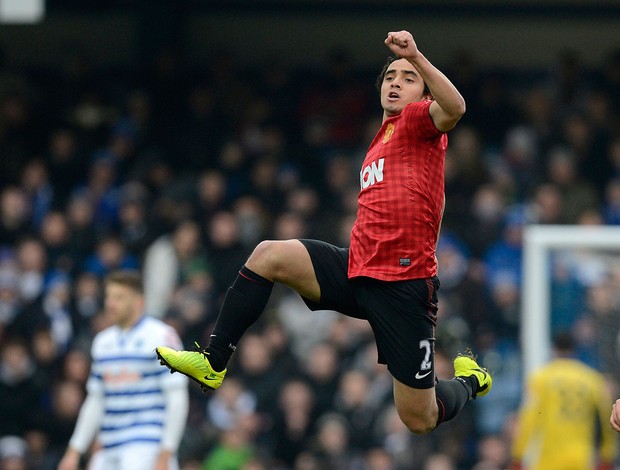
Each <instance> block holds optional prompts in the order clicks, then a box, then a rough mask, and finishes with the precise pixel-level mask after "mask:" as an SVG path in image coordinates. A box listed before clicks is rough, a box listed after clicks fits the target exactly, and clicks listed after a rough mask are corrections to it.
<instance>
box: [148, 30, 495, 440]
mask: <svg viewBox="0 0 620 470" xmlns="http://www.w3.org/2000/svg"><path fill="white" fill-rule="evenodd" d="M385 44H386V46H387V47H388V48H389V49H390V50H391V52H393V53H394V54H395V55H396V56H397V57H396V58H394V59H390V60H389V61H388V63H387V64H386V66H385V68H384V69H383V71H382V72H381V75H380V76H379V81H378V84H379V85H380V97H381V106H382V108H383V122H382V125H381V128H380V129H379V131H378V132H377V135H376V137H375V138H374V140H373V142H372V143H371V145H370V147H369V149H368V153H367V155H366V158H365V160H364V162H363V164H362V168H361V171H360V186H361V188H360V193H359V199H358V213H357V220H356V222H355V225H354V227H353V230H352V233H351V243H350V248H339V247H336V246H333V245H330V244H328V243H324V242H321V241H317V240H284V241H273V240H269V241H263V242H261V243H260V244H259V245H258V246H257V247H256V248H255V249H254V251H253V252H252V254H251V255H250V257H249V258H248V260H247V261H246V263H245V265H244V266H242V267H241V270H240V271H239V276H238V277H237V279H236V280H235V282H234V283H233V285H232V286H231V287H230V288H229V289H228V292H227V294H226V298H225V300H224V303H223V305H222V308H221V310H220V313H219V316H218V320H217V323H216V325H215V328H214V331H213V335H212V337H211V339H210V341H209V344H208V345H207V347H206V349H204V350H202V349H200V348H197V350H196V351H177V350H174V349H172V348H169V347H165V346H162V347H158V348H157V354H158V356H159V358H160V361H161V362H162V364H164V365H165V366H167V367H168V368H170V369H172V370H176V371H179V372H181V373H183V374H185V375H187V376H188V377H190V378H192V379H193V380H195V381H196V382H198V383H199V384H200V385H201V386H202V388H203V389H216V388H218V387H219V386H220V385H221V383H222V380H223V379H224V376H225V374H226V364H227V363H228V360H229V359H230V357H231V355H232V353H233V352H234V350H235V349H236V346H237V343H238V342H239V339H240V338H241V336H242V335H243V333H244V332H245V331H246V329H247V328H249V327H250V326H251V325H252V324H253V323H254V322H255V321H256V320H257V319H258V317H259V316H260V315H261V313H262V311H263V309H264V308H265V305H266V304H267V301H268V299H269V296H270V294H271V289H272V287H273V284H274V283H275V282H278V283H281V284H284V285H286V286H288V287H291V288H292V289H294V290H295V291H297V292H298V293H299V294H300V295H301V297H302V298H303V299H304V301H305V302H306V304H307V305H308V307H310V309H313V310H317V309H321V310H326V309H327V310H336V311H338V312H341V313H343V314H345V315H350V316H353V317H356V318H363V319H366V320H367V321H368V322H369V323H370V325H371V327H372V329H373V332H374V335H375V341H376V344H377V349H378V353H379V362H381V363H384V364H387V367H388V370H389V371H390V373H391V374H392V376H393V385H394V400H395V404H396V409H397V410H398V414H399V416H400V418H401V420H402V421H403V423H404V424H405V425H406V426H407V427H408V428H409V430H410V431H412V432H414V433H420V434H421V433H426V432H429V431H432V430H433V429H434V428H435V427H437V426H438V425H439V424H441V423H443V422H445V421H448V420H450V419H452V418H454V417H455V416H456V415H457V414H458V413H459V411H460V410H461V409H462V408H463V406H465V404H466V403H467V402H468V401H469V400H470V399H472V398H476V397H477V396H482V395H484V394H486V393H488V392H489V391H490V389H491V386H492V379H491V376H490V374H489V373H488V372H487V371H486V370H485V369H483V368H481V367H480V366H479V365H478V364H477V363H476V361H475V358H474V357H473V355H472V354H471V353H468V354H465V355H459V356H458V357H457V358H456V359H455V360H454V369H455V377H454V379H452V380H437V379H436V377H435V371H434V343H435V337H434V333H435V323H436V319H437V289H438V288H439V280H438V278H437V259H436V257H435V247H436V244H437V238H438V234H439V228H440V225H441V217H442V213H443V206H444V176H443V173H444V158H445V153H446V148H447V143H448V138H447V136H446V132H448V131H450V130H451V129H452V128H453V127H454V126H455V125H456V123H457V122H458V120H459V119H460V118H461V116H462V115H463V113H464V112H465V101H464V99H463V97H462V96H461V94H460V93H459V92H458V90H457V89H456V88H455V86H454V85H453V84H452V83H451V82H450V80H449V79H448V78H447V77H446V76H445V75H444V74H443V73H442V72H441V71H439V70H438V69H437V68H436V67H435V66H433V65H432V64H431V63H430V62H429V61H428V59H427V58H426V57H425V56H424V55H423V54H422V53H421V52H420V51H419V50H418V48H417V45H416V42H415V40H414V39H413V36H412V35H411V34H410V33H409V32H407V31H398V32H390V33H388V35H387V38H386V39H385Z"/></svg>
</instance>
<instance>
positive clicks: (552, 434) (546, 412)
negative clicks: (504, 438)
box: [512, 358, 616, 470]
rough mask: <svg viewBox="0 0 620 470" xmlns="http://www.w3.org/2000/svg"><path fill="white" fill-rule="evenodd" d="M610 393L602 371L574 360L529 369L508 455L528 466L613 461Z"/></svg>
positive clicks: (583, 469)
mask: <svg viewBox="0 0 620 470" xmlns="http://www.w3.org/2000/svg"><path fill="white" fill-rule="evenodd" d="M611 404H612V400H611V395H610V392H609V390H608V388H607V384H606V382H605V378H604V376H603V375H602V374H601V373H599V372H598V371H596V370H594V369H592V368H591V367H588V366H587V365H585V364H583V363H582V362H580V361H577V360H575V359H566V358H561V359H555V360H553V361H551V362H550V363H549V364H547V365H545V366H544V367H542V368H540V369H539V370H537V371H535V372H534V373H532V375H531V376H530V377H529V378H528V381H527V389H526V397H525V401H524V403H523V404H522V405H521V408H520V410H519V417H518V424H517V428H516V432H515V436H514V440H513V444H512V457H513V459H514V460H517V461H521V462H522V463H523V466H524V468H526V469H528V470H592V469H594V468H596V462H597V461H598V460H599V459H600V460H602V461H604V462H611V461H612V460H613V458H614V456H615V452H616V435H615V433H614V431H613V430H612V429H611V427H610V426H609V414H610V412H611Z"/></svg>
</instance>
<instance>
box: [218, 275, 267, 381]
mask: <svg viewBox="0 0 620 470" xmlns="http://www.w3.org/2000/svg"><path fill="white" fill-rule="evenodd" d="M272 288H273V282H272V281H270V280H268V279H265V278H264V277H262V276H260V275H258V274H256V273H255V272H253V271H251V270H249V269H248V268H246V267H245V266H243V267H242V268H241V270H240V271H239V275H238V276H237V278H236V279H235V282H233V284H232V286H231V287H229V288H228V292H227V293H226V297H225V298H224V303H223V304H222V307H221V308H220V313H219V315H218V317H217V322H216V323H215V328H214V329H213V333H212V335H211V339H210V341H209V345H208V346H207V347H206V351H207V352H208V353H209V362H210V363H211V366H212V367H213V369H215V370H216V371H221V370H224V369H225V368H226V364H228V361H229V359H230V356H232V353H233V352H235V349H237V343H238V342H239V340H240V339H241V336H243V333H245V331H246V330H247V329H248V328H249V327H250V326H252V325H253V324H254V322H256V320H258V318H259V317H260V315H261V314H262V313H263V310H264V309H265V306H266V305H267V302H268V301H269V296H270V295H271V290H272Z"/></svg>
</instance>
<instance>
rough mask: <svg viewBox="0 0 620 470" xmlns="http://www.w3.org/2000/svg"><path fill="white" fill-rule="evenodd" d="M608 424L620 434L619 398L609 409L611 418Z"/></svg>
mask: <svg viewBox="0 0 620 470" xmlns="http://www.w3.org/2000/svg"><path fill="white" fill-rule="evenodd" d="M609 423H610V424H611V427H612V428H614V430H616V431H618V432H620V398H619V399H618V400H616V403H614V405H613V406H612V408H611V417H610V418H609Z"/></svg>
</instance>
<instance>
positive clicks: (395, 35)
mask: <svg viewBox="0 0 620 470" xmlns="http://www.w3.org/2000/svg"><path fill="white" fill-rule="evenodd" d="M385 45H386V46H387V47H389V48H390V50H391V51H392V52H393V53H394V54H396V55H397V56H398V57H402V58H409V57H415V56H416V55H417V54H418V46H417V45H416V43H415V41H414V40H413V36H412V35H411V33H410V32H409V31H398V32H393V31H392V32H389V33H388V35H387V38H385Z"/></svg>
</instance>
